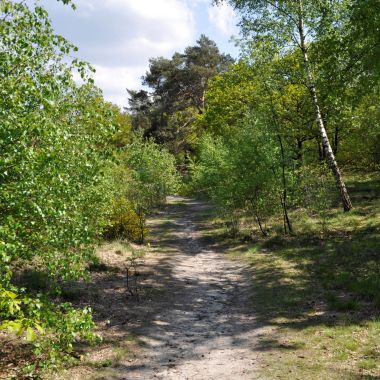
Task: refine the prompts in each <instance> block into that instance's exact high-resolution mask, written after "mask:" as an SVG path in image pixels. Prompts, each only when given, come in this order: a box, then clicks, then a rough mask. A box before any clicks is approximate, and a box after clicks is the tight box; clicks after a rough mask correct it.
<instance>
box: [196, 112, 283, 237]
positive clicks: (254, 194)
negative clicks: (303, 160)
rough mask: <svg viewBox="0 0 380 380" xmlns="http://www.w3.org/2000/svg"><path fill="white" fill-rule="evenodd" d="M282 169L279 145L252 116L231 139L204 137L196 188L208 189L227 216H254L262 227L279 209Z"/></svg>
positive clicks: (201, 145)
mask: <svg viewBox="0 0 380 380" xmlns="http://www.w3.org/2000/svg"><path fill="white" fill-rule="evenodd" d="M279 168H280V152H279V146H278V144H277V143H276V141H275V140H274V138H273V135H271V134H270V133H268V131H267V130H265V128H264V127H263V126H262V125H260V123H258V122H257V121H255V120H254V119H253V118H252V117H249V118H247V119H246V120H245V122H244V123H243V124H242V125H240V129H239V130H237V131H236V133H235V134H233V135H228V138H225V139H223V138H222V137H218V138H214V137H212V136H205V137H204V138H203V140H202V142H201V144H200V147H199V159H198V161H197V162H196V163H194V164H193V165H192V171H193V178H194V182H195V186H197V187H198V188H201V189H204V190H206V191H207V193H208V194H209V195H210V197H211V199H212V200H213V201H214V202H215V203H216V204H217V205H219V206H220V207H221V209H222V210H223V212H224V213H229V214H234V215H235V214H236V212H238V213H239V214H240V215H241V216H242V215H248V216H250V217H254V218H255V220H257V222H258V224H259V225H261V223H262V222H263V220H265V219H266V218H267V217H268V216H270V215H273V214H275V213H276V212H277V211H278V210H279V207H280V194H281V180H280V178H281V177H280V172H279ZM232 219H233V220H234V219H236V217H234V218H232ZM260 228H262V225H261V226H260ZM262 232H263V233H265V231H264V230H263V231H262Z"/></svg>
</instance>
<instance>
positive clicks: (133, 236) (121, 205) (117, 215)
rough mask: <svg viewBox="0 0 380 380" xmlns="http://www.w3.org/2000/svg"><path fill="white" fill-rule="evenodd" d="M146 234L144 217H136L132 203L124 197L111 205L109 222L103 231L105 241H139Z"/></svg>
mask: <svg viewBox="0 0 380 380" xmlns="http://www.w3.org/2000/svg"><path fill="white" fill-rule="evenodd" d="M146 232H147V229H146V227H145V224H144V215H138V214H137V213H136V211H135V210H134V208H133V205H132V203H131V202H130V201H128V200H127V199H125V198H124V197H120V198H116V199H115V200H114V202H113V205H112V213H111V217H110V222H109V225H108V226H107V227H106V229H105V231H104V236H105V237H106V238H107V239H116V238H123V239H128V240H131V241H141V238H142V236H145V235H146Z"/></svg>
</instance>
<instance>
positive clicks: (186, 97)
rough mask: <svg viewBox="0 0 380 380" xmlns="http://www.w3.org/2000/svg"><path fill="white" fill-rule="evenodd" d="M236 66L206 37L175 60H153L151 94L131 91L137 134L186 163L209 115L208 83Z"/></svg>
mask: <svg viewBox="0 0 380 380" xmlns="http://www.w3.org/2000/svg"><path fill="white" fill-rule="evenodd" d="M232 62H233V59H232V58H231V57H230V56H229V55H226V54H222V53H220V51H219V49H218V47H217V46H216V44H215V42H214V41H212V40H210V39H209V38H207V37H206V36H204V35H201V36H200V38H199V39H198V40H197V43H196V45H195V46H188V47H187V48H186V49H185V51H184V52H183V53H178V52H176V53H174V55H173V56H172V58H171V59H167V58H163V57H158V58H152V59H150V62H149V70H148V71H147V73H146V74H145V76H144V77H143V84H144V85H146V86H148V87H149V88H150V89H151V92H147V91H145V90H141V91H129V95H130V100H129V106H130V108H129V109H130V111H131V115H132V124H133V127H134V130H135V131H139V132H141V133H142V134H143V135H144V137H146V138H154V139H155V141H156V142H158V143H160V144H163V145H164V146H165V147H166V148H167V149H169V151H170V152H172V153H173V154H175V156H176V158H177V160H178V161H179V162H181V163H186V155H188V154H189V153H193V151H194V137H195V136H194V135H195V134H194V130H196V129H197V128H196V120H197V115H200V114H202V113H203V112H204V111H205V105H206V104H205V92H206V90H207V87H208V82H209V80H210V79H211V78H212V77H213V76H215V75H216V74H218V73H222V72H225V71H226V70H227V69H228V67H229V65H230V64H231V63H232Z"/></svg>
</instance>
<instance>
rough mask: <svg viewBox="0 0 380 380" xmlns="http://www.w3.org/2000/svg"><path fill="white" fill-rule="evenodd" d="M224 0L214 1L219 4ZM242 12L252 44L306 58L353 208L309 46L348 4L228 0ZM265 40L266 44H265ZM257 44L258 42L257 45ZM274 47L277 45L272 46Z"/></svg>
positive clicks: (312, 91)
mask: <svg viewBox="0 0 380 380" xmlns="http://www.w3.org/2000/svg"><path fill="white" fill-rule="evenodd" d="M221 1H223V0H214V3H216V4H218V3H220V2H221ZM228 2H229V3H230V4H231V5H232V6H233V7H234V8H235V9H236V10H238V11H239V13H240V14H241V17H242V18H241V22H240V26H241V28H242V32H243V35H244V36H245V37H247V38H250V37H251V38H252V41H253V44H254V45H255V43H257V42H260V46H271V48H272V50H273V54H274V55H278V56H282V55H284V54H287V53H289V52H290V51H294V50H297V49H298V51H299V52H300V53H301V56H302V60H303V71H304V81H305V85H307V88H308V90H309V95H310V99H311V102H312V104H313V109H314V117H315V121H316V124H317V126H318V130H319V134H320V138H321V141H322V145H323V148H324V151H325V155H326V158H327V161H328V164H329V166H330V169H331V171H332V173H333V175H334V178H335V181H336V185H337V188H338V190H339V192H340V197H341V200H342V205H343V209H344V211H349V210H350V209H351V208H352V203H351V200H350V197H349V195H348V192H347V189H346V186H345V183H344V181H343V178H342V174H341V172H340V169H339V166H338V163H337V161H336V158H335V155H334V152H333V149H332V147H331V144H330V141H329V137H328V135H327V131H326V128H325V125H324V120H323V116H322V112H321V106H320V101H319V98H318V89H317V86H316V81H315V78H314V75H313V64H314V63H315V62H313V61H312V60H311V59H310V54H309V52H310V49H311V48H313V47H314V45H315V44H313V42H314V41H319V42H321V41H322V42H323V39H324V37H326V36H327V35H328V33H329V31H331V30H332V28H339V27H340V26H341V24H342V23H341V17H344V16H342V15H345V14H346V12H345V11H346V10H347V7H348V4H347V1H345V0H334V1H330V0H319V1H305V0H280V1H275V0H228ZM263 41H265V42H266V43H263ZM256 46H257V45H256ZM273 47H275V48H273Z"/></svg>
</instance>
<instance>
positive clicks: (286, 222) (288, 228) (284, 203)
mask: <svg viewBox="0 0 380 380" xmlns="http://www.w3.org/2000/svg"><path fill="white" fill-rule="evenodd" d="M277 138H278V141H279V143H280V148H281V167H282V186H283V190H282V201H281V203H282V210H283V215H284V232H285V235H286V234H287V231H289V233H290V234H291V233H293V228H292V225H291V223H290V219H289V215H288V206H287V196H288V192H287V184H286V173H285V153H284V145H283V143H282V138H281V135H280V134H278V135H277Z"/></svg>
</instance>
